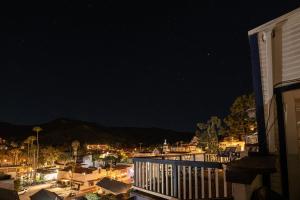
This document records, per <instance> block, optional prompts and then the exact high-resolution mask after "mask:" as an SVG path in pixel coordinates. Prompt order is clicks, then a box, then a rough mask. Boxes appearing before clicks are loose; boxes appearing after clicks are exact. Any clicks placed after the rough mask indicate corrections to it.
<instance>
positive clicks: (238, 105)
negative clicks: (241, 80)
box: [224, 94, 256, 139]
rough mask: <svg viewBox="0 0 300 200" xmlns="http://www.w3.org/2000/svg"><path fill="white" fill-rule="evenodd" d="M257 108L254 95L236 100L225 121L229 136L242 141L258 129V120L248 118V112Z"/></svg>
mask: <svg viewBox="0 0 300 200" xmlns="http://www.w3.org/2000/svg"><path fill="white" fill-rule="evenodd" d="M254 107H255V100H254V95H253V94H250V95H243V96H240V97H238V98H236V99H235V101H234V102H233V104H232V106H231V107H230V114H229V115H228V116H227V117H226V118H225V119H224V122H225V124H226V129H227V135H229V136H233V137H237V138H239V139H242V138H243V137H244V136H245V135H248V134H249V133H252V132H253V131H255V129H256V119H255V118H251V117H249V116H248V110H250V109H253V108H254Z"/></svg>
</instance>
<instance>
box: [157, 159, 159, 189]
mask: <svg viewBox="0 0 300 200" xmlns="http://www.w3.org/2000/svg"><path fill="white" fill-rule="evenodd" d="M157 192H158V193H160V164H159V163H158V164H157Z"/></svg>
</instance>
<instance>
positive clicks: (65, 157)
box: [58, 152, 73, 168]
mask: <svg viewBox="0 0 300 200" xmlns="http://www.w3.org/2000/svg"><path fill="white" fill-rule="evenodd" d="M58 161H59V162H62V163H63V164H64V168H65V166H66V164H67V163H69V162H71V161H73V159H72V155H71V153H67V152H61V154H60V155H59V158H58Z"/></svg>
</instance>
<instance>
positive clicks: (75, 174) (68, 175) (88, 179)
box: [57, 167, 106, 191]
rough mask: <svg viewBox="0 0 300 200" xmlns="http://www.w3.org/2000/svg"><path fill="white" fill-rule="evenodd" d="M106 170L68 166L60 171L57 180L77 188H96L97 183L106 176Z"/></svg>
mask: <svg viewBox="0 0 300 200" xmlns="http://www.w3.org/2000/svg"><path fill="white" fill-rule="evenodd" d="M105 174H106V173H105V171H104V170H101V169H97V168H93V167H90V168H84V167H76V168H75V169H73V170H72V167H66V168H64V169H61V170H59V171H58V174H57V181H58V182H59V183H61V184H63V185H67V186H70V185H71V183H72V185H73V186H72V187H73V188H74V189H76V190H80V191H82V190H86V189H92V188H95V184H96V183H97V182H98V181H99V180H100V179H101V178H103V177H104V176H105Z"/></svg>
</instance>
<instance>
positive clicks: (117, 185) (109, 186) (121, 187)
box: [96, 177, 131, 195]
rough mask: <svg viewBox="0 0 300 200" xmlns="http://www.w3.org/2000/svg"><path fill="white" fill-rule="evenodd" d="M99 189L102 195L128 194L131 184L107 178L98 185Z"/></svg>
mask: <svg viewBox="0 0 300 200" xmlns="http://www.w3.org/2000/svg"><path fill="white" fill-rule="evenodd" d="M96 185H97V186H98V187H99V191H100V193H103V194H113V195H119V194H124V193H127V192H128V190H129V189H130V188H131V185H130V184H126V183H123V182H120V181H117V180H114V179H110V178H108V177H105V178H103V179H101V180H100V181H99V182H97V184H96Z"/></svg>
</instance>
